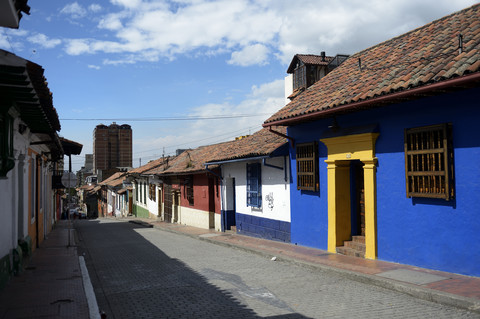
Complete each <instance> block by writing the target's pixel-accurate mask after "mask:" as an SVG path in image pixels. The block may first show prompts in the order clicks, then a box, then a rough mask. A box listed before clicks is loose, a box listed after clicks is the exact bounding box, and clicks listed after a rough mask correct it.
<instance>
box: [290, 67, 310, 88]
mask: <svg viewBox="0 0 480 319" xmlns="http://www.w3.org/2000/svg"><path fill="white" fill-rule="evenodd" d="M306 77H307V76H306V66H305V65H304V64H301V65H299V66H298V67H297V68H296V69H295V70H294V71H293V89H294V90H296V89H298V88H304V87H306V83H305V81H306Z"/></svg>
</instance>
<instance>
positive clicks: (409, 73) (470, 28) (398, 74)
mask: <svg viewBox="0 0 480 319" xmlns="http://www.w3.org/2000/svg"><path fill="white" fill-rule="evenodd" d="M460 34H461V35H462V37H463V50H462V52H461V53H460V52H459V35H460ZM359 64H361V69H360V67H359ZM472 73H474V74H472ZM479 73H480V4H477V5H474V6H472V7H470V8H467V9H464V10H462V11H459V12H457V13H454V14H451V15H449V16H446V17H444V18H442V19H439V20H436V21H434V22H431V23H429V24H427V25H425V26H423V27H420V28H418V29H415V30H413V31H410V32H408V33H406V34H403V35H401V36H398V37H396V38H393V39H391V40H389V41H386V42H383V43H380V44H378V45H376V46H373V47H371V48H369V49H366V50H363V51H361V52H358V53H356V54H354V55H352V56H350V58H348V59H347V60H346V61H345V62H343V63H342V64H341V65H340V66H339V67H338V68H336V69H334V70H333V71H332V72H330V73H329V74H328V75H326V76H325V77H323V78H322V79H321V80H320V81H318V82H317V83H315V84H314V85H312V86H311V87H309V88H308V89H307V90H306V91H305V92H304V93H302V94H300V95H299V96H297V97H296V98H295V100H293V101H292V102H291V103H289V104H287V105H286V106H285V107H283V108H282V109H281V110H280V111H278V112H277V113H275V114H274V115H273V116H271V117H270V118H269V119H267V120H266V121H265V124H264V126H269V125H289V124H293V123H295V121H298V120H299V119H305V118H309V119H312V118H314V117H315V116H318V117H321V116H324V114H328V113H329V112H332V111H337V110H335V108H341V109H342V110H348V109H349V108H350V109H351V108H352V107H353V106H351V105H350V104H356V105H359V104H360V102H362V103H363V102H365V103H373V102H375V101H379V100H380V97H381V98H382V99H383V100H382V101H383V102H388V101H389V102H390V103H391V102H392V100H391V99H393V97H395V96H396V95H395V94H397V93H398V92H402V94H405V96H407V94H410V95H408V97H410V98H413V97H414V96H413V94H414V93H415V92H416V91H415V90H412V89H430V88H431V89H432V90H433V88H434V86H431V85H432V84H437V83H438V84H441V82H445V83H446V84H445V85H450V84H448V83H451V82H448V81H449V80H451V79H453V78H456V77H457V78H458V77H461V76H466V75H467V77H465V80H469V81H473V80H475V81H477V79H478V76H479V75H480V74H479ZM462 81H463V79H462ZM462 83H464V82H462ZM475 85H476V86H478V82H477V84H475ZM409 90H412V91H409ZM397 96H398V95H397ZM402 96H403V95H402ZM387 98H388V99H390V100H388V101H387ZM374 99H376V100H374ZM369 100H372V101H369ZM372 105H373V104H372Z"/></svg>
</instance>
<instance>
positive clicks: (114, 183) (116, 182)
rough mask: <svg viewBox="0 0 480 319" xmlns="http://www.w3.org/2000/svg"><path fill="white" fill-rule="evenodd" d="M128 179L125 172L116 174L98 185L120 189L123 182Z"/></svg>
mask: <svg viewBox="0 0 480 319" xmlns="http://www.w3.org/2000/svg"><path fill="white" fill-rule="evenodd" d="M125 178H126V173H125V172H116V173H115V174H113V175H112V176H110V177H109V178H107V179H106V180H104V181H102V182H100V183H98V185H105V186H111V187H118V186H120V185H122V183H123V181H124V180H125Z"/></svg>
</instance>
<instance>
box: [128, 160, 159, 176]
mask: <svg viewBox="0 0 480 319" xmlns="http://www.w3.org/2000/svg"><path fill="white" fill-rule="evenodd" d="M162 164H163V158H159V159H156V160H153V161H150V162H148V163H147V164H145V165H142V166H140V167H137V168H134V169H131V170H129V171H128V174H135V173H136V174H143V173H145V172H146V171H149V170H151V169H153V168H155V167H157V166H160V165H162Z"/></svg>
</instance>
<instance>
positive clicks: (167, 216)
mask: <svg viewBox="0 0 480 319" xmlns="http://www.w3.org/2000/svg"><path fill="white" fill-rule="evenodd" d="M164 196H165V204H164V212H163V214H164V220H165V221H166V222H167V223H171V222H172V206H173V192H172V186H171V185H165V189H164Z"/></svg>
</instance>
